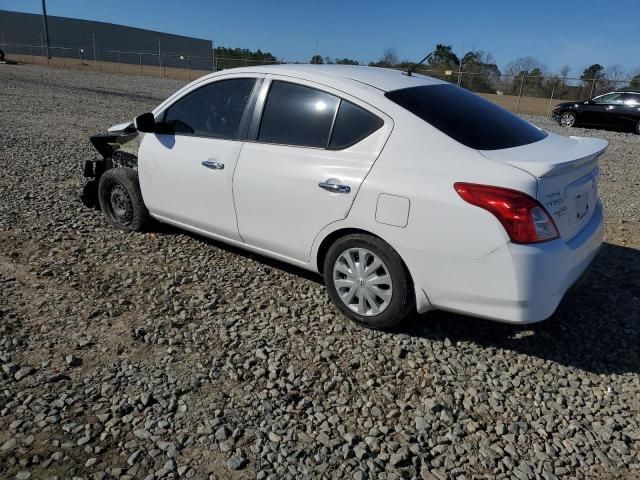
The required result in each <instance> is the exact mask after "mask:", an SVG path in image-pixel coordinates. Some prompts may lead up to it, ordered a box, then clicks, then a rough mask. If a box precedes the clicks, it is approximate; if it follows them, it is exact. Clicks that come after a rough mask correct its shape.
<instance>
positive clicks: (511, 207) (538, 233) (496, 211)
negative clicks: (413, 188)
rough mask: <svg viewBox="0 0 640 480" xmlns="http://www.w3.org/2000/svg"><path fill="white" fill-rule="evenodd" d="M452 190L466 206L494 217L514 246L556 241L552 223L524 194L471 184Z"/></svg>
mask: <svg viewBox="0 0 640 480" xmlns="http://www.w3.org/2000/svg"><path fill="white" fill-rule="evenodd" d="M453 188H455V189H456V192H458V195H460V196H461V197H462V199H463V200H465V201H466V202H469V203H470V204H472V205H475V206H477V207H480V208H484V209H485V210H487V211H489V212H491V213H492V214H493V215H495V217H496V218H497V219H498V220H499V221H500V223H501V224H502V226H503V227H504V229H505V230H506V231H507V234H508V235H509V238H510V239H511V241H512V242H514V243H538V242H546V241H547V240H553V239H555V238H558V229H557V228H556V224H555V223H554V222H553V219H552V218H551V217H550V216H549V214H548V213H547V211H546V210H545V209H544V207H543V206H542V205H540V203H539V202H538V201H537V200H535V199H533V198H531V197H530V196H529V195H527V194H525V193H522V192H518V191H516V190H510V189H508V188H500V187H492V186H490V185H478V184H475V183H456V184H454V185H453Z"/></svg>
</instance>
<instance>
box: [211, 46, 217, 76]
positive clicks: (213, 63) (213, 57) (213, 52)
mask: <svg viewBox="0 0 640 480" xmlns="http://www.w3.org/2000/svg"><path fill="white" fill-rule="evenodd" d="M211 71H212V72H215V71H216V44H215V42H214V40H213V38H212V39H211Z"/></svg>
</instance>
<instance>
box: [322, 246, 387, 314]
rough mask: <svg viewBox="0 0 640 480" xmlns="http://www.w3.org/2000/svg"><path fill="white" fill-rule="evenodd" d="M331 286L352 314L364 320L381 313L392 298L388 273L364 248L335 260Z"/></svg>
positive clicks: (384, 266) (379, 260)
mask: <svg viewBox="0 0 640 480" xmlns="http://www.w3.org/2000/svg"><path fill="white" fill-rule="evenodd" d="M333 283H334V285H335V289H336V291H337V292H338V296H339V297H340V299H341V300H342V302H343V303H344V304H345V305H346V306H347V307H348V308H349V309H350V310H351V311H353V312H355V313H357V314H358V315H363V316H367V317H371V316H375V315H379V314H380V313H382V312H384V311H385V310H386V308H387V307H388V306H389V302H391V297H392V295H393V282H392V281H391V275H390V273H389V269H388V268H387V266H386V265H385V264H384V262H383V261H382V260H381V259H380V258H379V257H378V256H377V255H375V254H374V253H373V252H371V251H369V250H367V249H365V248H349V249H347V250H345V251H344V252H342V253H341V254H340V255H339V256H338V258H337V260H336V262H335V264H334V267H333Z"/></svg>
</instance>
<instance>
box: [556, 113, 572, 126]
mask: <svg viewBox="0 0 640 480" xmlns="http://www.w3.org/2000/svg"><path fill="white" fill-rule="evenodd" d="M575 124H576V114H575V113H573V112H562V113H561V114H560V125H562V126H563V127H573V126H574V125H575Z"/></svg>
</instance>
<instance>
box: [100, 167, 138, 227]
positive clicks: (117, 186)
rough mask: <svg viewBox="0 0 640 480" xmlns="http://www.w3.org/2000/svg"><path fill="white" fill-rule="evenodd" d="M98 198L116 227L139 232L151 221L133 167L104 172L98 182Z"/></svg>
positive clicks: (107, 216) (109, 219)
mask: <svg viewBox="0 0 640 480" xmlns="http://www.w3.org/2000/svg"><path fill="white" fill-rule="evenodd" d="M98 200H99V202H100V209H101V210H102V213H104V216H105V217H106V218H107V221H108V222H109V223H110V224H111V225H113V226H114V227H116V228H120V229H122V230H131V231H135V232H139V231H141V230H143V229H144V228H145V226H147V225H148V223H149V222H150V216H149V211H148V210H147V207H146V206H145V204H144V202H143V200H142V192H140V185H139V183H138V172H136V171H135V170H134V169H132V168H111V169H109V170H107V171H106V172H104V173H103V174H102V177H100V183H99V184H98Z"/></svg>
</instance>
